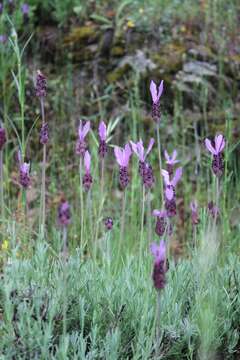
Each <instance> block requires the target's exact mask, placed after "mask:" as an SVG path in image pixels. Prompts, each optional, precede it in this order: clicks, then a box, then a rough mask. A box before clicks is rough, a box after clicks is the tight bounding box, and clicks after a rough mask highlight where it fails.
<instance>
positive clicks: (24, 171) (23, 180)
mask: <svg viewBox="0 0 240 360" xmlns="http://www.w3.org/2000/svg"><path fill="white" fill-rule="evenodd" d="M29 172H30V164H29V163H26V162H24V163H22V164H21V165H20V168H19V183H20V184H21V185H22V187H23V188H24V189H27V188H28V187H29V185H30V182H31V180H30V175H29Z"/></svg>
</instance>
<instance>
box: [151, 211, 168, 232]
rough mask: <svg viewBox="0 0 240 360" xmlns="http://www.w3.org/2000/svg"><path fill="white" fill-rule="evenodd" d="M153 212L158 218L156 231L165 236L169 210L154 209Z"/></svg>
mask: <svg viewBox="0 0 240 360" xmlns="http://www.w3.org/2000/svg"><path fill="white" fill-rule="evenodd" d="M152 214H153V216H155V217H156V218H157V222H156V226H155V233H156V234H157V235H158V236H163V235H164V234H165V231H166V227H167V221H166V219H167V212H166V211H161V210H153V212H152Z"/></svg>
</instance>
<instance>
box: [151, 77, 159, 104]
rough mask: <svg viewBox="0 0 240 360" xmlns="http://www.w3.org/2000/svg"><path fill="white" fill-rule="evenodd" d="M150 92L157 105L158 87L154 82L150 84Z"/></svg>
mask: <svg viewBox="0 0 240 360" xmlns="http://www.w3.org/2000/svg"><path fill="white" fill-rule="evenodd" d="M150 92H151V95H152V101H153V102H154V103H157V102H158V94H157V86H156V84H155V82H154V81H153V80H151V83H150Z"/></svg>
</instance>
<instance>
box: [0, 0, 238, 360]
mask: <svg viewBox="0 0 240 360" xmlns="http://www.w3.org/2000/svg"><path fill="white" fill-rule="evenodd" d="M1 4H2V6H1V5H0V89H1V90H0V120H1V122H2V126H4V128H5V129H6V132H7V143H6V145H5V147H4V151H3V163H4V168H3V170H4V177H3V189H4V206H2V208H1V224H0V244H1V245H0V246H1V251H0V263H1V278H0V297H1V302H0V337H1V341H0V359H109V360H110V359H112V360H116V359H203V360H205V359H206V360H207V359H208V360H209V359H239V358H240V338H239V336H240V333H239V332H240V295H239V289H240V262H239V251H240V250H239V240H240V235H239V230H240V225H239V214H240V207H239V194H240V181H239V170H240V169H239V167H240V162H239V151H240V150H239V128H240V124H239V109H240V97H239V83H240V77H239V74H240V71H239V70H240V3H239V1H238V0H230V1H223V0H182V1H180V0H144V1H141V0H136V1H134V0H125V1H124V0H120V1H114V0H113V1H108V0H95V1H93V0H90V1H81V0H51V1H49V0H42V1H39V0H29V1H28V6H29V8H28V11H24V8H23V4H24V2H22V1H13V0H12V1H10V0H8V1H7V0H5V1H3V2H2V3H1ZM38 69H40V70H41V71H42V72H43V74H44V75H45V76H46V78H47V97H46V99H45V101H44V104H45V115H46V119H47V121H48V123H49V127H50V141H49V144H48V145H47V164H46V214H47V216H46V232H45V233H44V236H43V234H42V232H41V229H40V228H39V208H40V203H41V168H42V146H41V145H40V144H39V131H40V127H41V112H40V104H39V99H38V98H37V97H36V95H35V85H34V83H35V77H36V72H37V70H38ZM151 79H153V80H154V81H156V82H157V83H159V82H160V80H162V79H163V80H164V93H163V95H162V98H161V111H162V117H161V123H160V132H159V133H160V137H161V144H162V150H163V149H165V148H166V149H167V150H168V151H169V152H170V153H171V152H172V151H173V149H175V148H176V149H177V150H178V158H179V159H181V165H182V166H183V169H184V170H183V177H182V180H181V183H180V184H179V186H178V191H177V209H178V214H177V217H176V219H175V223H174V232H173V235H172V237H171V249H170V250H171V251H170V256H169V271H168V272H167V285H166V288H165V289H164V290H163V291H162V292H161V300H160V308H157V310H156V303H157V292H156V290H155V289H154V288H153V285H152V280H151V272H152V258H151V254H150V252H149V242H148V235H147V234H148V229H149V227H150V229H152V241H157V235H156V234H155V233H154V226H155V223H154V222H155V219H154V218H153V217H151V216H149V212H148V211H147V210H146V212H143V211H142V199H143V192H142V187H141V180H140V179H139V176H138V164H137V161H136V159H134V158H133V159H132V160H131V170H130V173H131V183H130V185H129V187H128V189H127V191H126V197H127V202H126V204H127V206H126V214H125V227H124V228H125V231H124V234H121V231H120V230H121V221H122V214H121V206H122V205H121V204H122V202H121V199H122V196H123V193H122V191H121V189H120V188H119V185H118V166H117V164H116V161H115V158H114V154H113V146H114V145H119V146H123V145H124V144H126V143H127V142H128V141H129V140H133V141H134V142H136V141H138V140H139V138H142V139H143V141H144V143H148V141H149V139H150V138H151V137H155V124H154V122H153V121H152V118H151V95H150V92H149V84H150V80H151ZM79 119H83V120H90V121H91V132H90V134H89V136H88V142H89V149H90V151H91V155H92V176H93V186H92V189H91V191H90V192H89V193H84V194H83V202H84V211H83V213H84V232H83V234H82V235H83V236H82V235H81V231H83V230H82V228H81V221H80V217H81V213H82V212H81V202H80V198H81V188H82V187H81V185H79V157H78V156H77V155H76V154H75V143H76V139H77V136H78V135H77V127H78V124H79ZM100 120H104V121H105V123H106V124H107V125H108V145H109V152H108V156H107V159H106V163H105V175H104V177H105V183H104V188H103V191H100V189H101V184H100V175H99V166H98V164H99V160H98V135H97V131H98V125H99V122H100ZM216 133H222V134H224V136H225V139H226V144H227V145H226V148H225V150H224V162H225V170H224V174H223V176H222V178H221V184H220V185H221V187H220V203H219V207H220V218H219V219H218V221H217V224H215V225H214V226H212V220H211V217H210V214H209V212H208V210H207V208H208V203H209V202H210V201H211V200H214V196H215V191H216V181H215V179H214V177H213V175H212V171H211V159H210V156H209V154H208V153H207V151H206V149H205V148H204V139H205V138H206V137H209V138H213V137H214V136H215V134H216ZM23 144H24V153H25V157H26V159H27V160H31V187H30V188H29V189H28V190H27V191H26V194H25V195H26V199H23V196H22V195H23V194H22V191H21V189H20V186H19V183H18V164H17V161H16V153H17V151H18V149H19V146H21V147H23ZM151 164H152V166H153V169H154V173H155V176H156V185H155V187H154V189H153V190H152V191H151V196H150V198H151V207H152V209H156V208H157V209H160V208H161V207H162V203H161V200H160V193H161V190H160V177H159V168H158V154H157V150H156V149H155V148H154V150H153V152H152V154H151ZM101 190H102V189H101ZM63 197H64V198H66V199H67V200H68V201H69V203H70V206H71V214H72V219H71V224H70V225H69V227H68V230H67V236H68V249H69V257H68V260H67V261H64V259H63V258H62V256H61V249H62V236H63V234H62V232H63V231H62V229H61V228H60V227H59V225H58V223H57V220H56V217H57V206H58V204H59V202H60V200H61V199H62V198H63ZM193 199H196V200H197V202H198V204H199V218H200V222H199V224H198V225H197V227H196V228H195V229H193V226H192V224H191V211H190V207H189V204H190V202H191V201H192V200H193ZM107 216H111V217H112V218H113V221H114V226H113V229H112V230H111V231H110V232H106V231H105V230H104V228H103V226H102V223H103V219H104V218H106V217H107ZM122 235H123V236H122ZM121 237H122V239H121ZM156 312H157V314H156Z"/></svg>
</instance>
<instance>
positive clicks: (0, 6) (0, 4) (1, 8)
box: [0, 3, 3, 15]
mask: <svg viewBox="0 0 240 360" xmlns="http://www.w3.org/2000/svg"><path fill="white" fill-rule="evenodd" d="M2 12H3V3H0V15H1V14H2Z"/></svg>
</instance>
